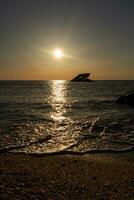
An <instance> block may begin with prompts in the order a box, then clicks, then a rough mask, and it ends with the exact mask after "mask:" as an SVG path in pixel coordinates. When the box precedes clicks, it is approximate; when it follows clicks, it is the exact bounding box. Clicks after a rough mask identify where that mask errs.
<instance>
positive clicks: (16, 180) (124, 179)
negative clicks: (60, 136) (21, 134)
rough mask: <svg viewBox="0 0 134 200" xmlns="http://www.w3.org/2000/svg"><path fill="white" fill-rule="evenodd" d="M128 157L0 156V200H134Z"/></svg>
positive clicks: (133, 175)
mask: <svg viewBox="0 0 134 200" xmlns="http://www.w3.org/2000/svg"><path fill="white" fill-rule="evenodd" d="M133 169H134V156H133V152H131V153H117V154H112V153H92V154H86V155H50V156H49V155H47V156H46V155H45V156H43V155H41V156H35V155H28V154H24V153H3V154H0V174H1V176H0V199H2V200H3V199H5V200H6V199H11V200H17V199H19V200H21V199H58V200H60V199H73V200H75V199H82V200H84V199H86V200H87V199H91V200H94V199H98V200H110V199H113V200H115V199H118V200H119V199H121V200H123V199H124V200H127V199H128V200H131V199H134V170H133Z"/></svg>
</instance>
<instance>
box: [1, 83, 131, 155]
mask: <svg viewBox="0 0 134 200" xmlns="http://www.w3.org/2000/svg"><path fill="white" fill-rule="evenodd" d="M132 90H134V81H96V82H79V83H78V82H69V81H0V152H1V153H2V152H8V151H10V152H25V153H33V154H46V153H50V154H55V153H56V154H58V153H59V154H60V153H70V154H72V153H74V154H75V153H76V154H77V153H79V154H80V153H83V154H84V153H90V152H104V151H106V152H107V151H108V152H109V151H112V152H118V151H119V152H120V151H121V152H122V151H128V150H132V149H134V107H133V106H127V105H119V104H116V103H115V100H116V98H118V97H119V96H120V95H122V94H125V93H127V92H129V91H132Z"/></svg>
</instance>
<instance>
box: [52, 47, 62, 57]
mask: <svg viewBox="0 0 134 200" xmlns="http://www.w3.org/2000/svg"><path fill="white" fill-rule="evenodd" d="M54 57H55V58H57V59H61V58H62V57H63V52H62V50H61V49H55V51H54Z"/></svg>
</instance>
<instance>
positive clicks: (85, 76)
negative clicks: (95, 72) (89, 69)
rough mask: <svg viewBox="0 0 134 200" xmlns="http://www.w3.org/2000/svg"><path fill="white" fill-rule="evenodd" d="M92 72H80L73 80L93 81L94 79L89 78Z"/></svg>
mask: <svg viewBox="0 0 134 200" xmlns="http://www.w3.org/2000/svg"><path fill="white" fill-rule="evenodd" d="M89 76H90V73H84V74H79V75H77V76H76V77H74V78H73V79H72V80H71V81H72V82H93V80H91V79H89Z"/></svg>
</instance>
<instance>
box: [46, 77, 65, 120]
mask: <svg viewBox="0 0 134 200" xmlns="http://www.w3.org/2000/svg"><path fill="white" fill-rule="evenodd" d="M66 86H67V82H66V81H64V80H55V81H52V82H51V95H50V97H49V103H50V104H51V106H52V112H51V116H50V117H51V118H52V119H53V120H54V121H57V122H62V121H63V120H64V119H65V118H66V117H65V113H66V108H65V105H66V101H67V98H66V95H67V87H66Z"/></svg>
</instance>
